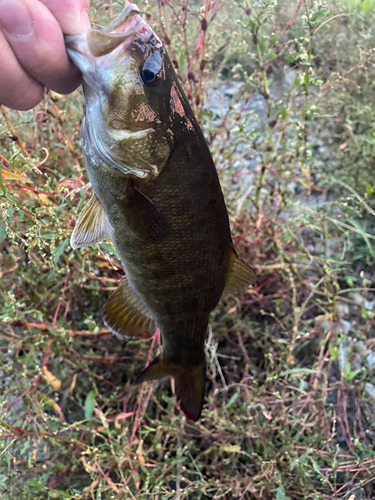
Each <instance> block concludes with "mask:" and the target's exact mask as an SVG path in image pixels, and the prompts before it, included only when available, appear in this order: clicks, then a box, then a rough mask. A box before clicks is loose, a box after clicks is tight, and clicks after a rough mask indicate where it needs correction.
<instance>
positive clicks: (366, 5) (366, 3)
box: [361, 0, 373, 12]
mask: <svg viewBox="0 0 375 500" xmlns="http://www.w3.org/2000/svg"><path fill="white" fill-rule="evenodd" d="M372 7H373V5H372V0H363V2H362V3H361V9H362V10H364V11H365V12H369V11H370V10H371V9H372Z"/></svg>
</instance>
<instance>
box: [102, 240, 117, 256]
mask: <svg viewBox="0 0 375 500" xmlns="http://www.w3.org/2000/svg"><path fill="white" fill-rule="evenodd" d="M99 246H100V248H101V249H102V250H104V251H106V252H108V253H111V254H113V255H116V256H117V257H118V253H117V252H116V249H115V248H114V247H113V246H112V245H111V244H110V243H105V242H103V243H99Z"/></svg>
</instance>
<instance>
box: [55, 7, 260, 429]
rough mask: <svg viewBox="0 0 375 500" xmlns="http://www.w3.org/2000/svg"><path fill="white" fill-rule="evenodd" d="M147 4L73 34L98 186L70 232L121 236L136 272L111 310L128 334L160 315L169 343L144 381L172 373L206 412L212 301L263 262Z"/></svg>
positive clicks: (185, 403) (118, 240)
mask: <svg viewBox="0 0 375 500" xmlns="http://www.w3.org/2000/svg"><path fill="white" fill-rule="evenodd" d="M138 12H139V11H138V8H137V6H136V5H134V4H130V5H128V6H127V7H125V9H124V11H123V12H122V13H121V14H120V16H119V17H118V18H117V19H115V20H113V21H111V23H110V24H109V25H108V26H107V27H106V28H102V29H99V30H90V31H89V32H87V33H82V34H78V35H69V36H66V38H65V40H66V46H67V51H68V54H69V56H70V57H71V59H72V60H73V62H74V63H75V64H76V66H77V67H78V68H79V69H80V70H81V72H82V77H83V90H84V96H85V119H84V121H83V124H82V148H83V153H84V158H85V165H86V169H87V173H88V176H89V179H90V182H91V185H92V188H93V192H94V195H93V198H92V200H91V201H90V202H89V204H88V205H87V206H86V207H85V208H84V209H83V210H82V212H81V214H80V216H79V218H78V220H77V224H76V227H75V229H74V231H73V234H72V237H71V244H72V246H73V248H79V247H84V246H89V245H92V244H94V243H95V242H98V241H102V240H103V239H105V238H107V237H110V238H111V239H112V241H113V244H114V246H115V248H116V250H117V252H118V254H119V257H120V259H121V262H122V264H123V267H124V271H125V275H126V277H125V278H124V279H123V280H122V282H121V284H120V286H119V288H118V290H117V291H116V292H115V293H114V294H113V295H112V296H111V297H110V298H109V299H108V301H107V302H106V304H105V306H104V309H103V320H104V322H105V324H106V325H107V326H108V327H109V328H110V329H111V331H113V332H114V333H115V334H118V335H125V336H126V337H129V338H149V337H150V336H151V335H152V334H153V333H154V332H155V331H156V328H157V326H159V328H160V334H161V339H162V344H163V351H162V354H161V356H159V357H157V358H155V359H154V360H153V361H152V362H151V363H150V365H149V366H148V367H146V368H145V370H144V371H143V372H142V373H141V374H140V375H139V377H138V379H137V381H138V382H143V381H147V380H153V379H160V378H165V377H173V378H174V380H175V392H176V397H177V400H178V401H179V403H180V407H181V409H182V410H183V412H184V413H185V414H186V415H187V416H188V417H189V418H191V419H192V420H197V419H198V418H199V416H200V414H201V411H202V405H203V397H204V386H205V371H206V364H205V355H204V342H205V338H206V334H207V328H208V322H209V316H210V313H211V312H212V311H213V309H214V308H215V307H216V306H217V304H218V303H219V301H220V299H221V297H224V296H225V295H227V294H229V293H232V292H233V291H234V290H237V289H239V288H242V287H246V286H249V284H250V283H251V282H252V281H253V280H254V274H253V272H252V271H251V270H250V269H249V267H248V266H247V265H246V264H245V263H243V262H242V261H241V260H240V259H239V258H238V255H237V253H236V252H235V249H234V247H233V243H232V240H231V236H230V228H229V220H228V214H227V210H226V207H225V203H224V198H223V194H222V191H221V187H220V182H219V179H218V175H217V172H216V169H215V165H214V163H213V160H212V157H211V154H210V151H209V149H208V146H207V144H206V141H205V139H204V137H203V134H202V131H201V129H200V127H199V125H198V123H197V121H196V119H195V117H194V114H193V112H192V110H191V108H190V105H189V103H188V101H187V99H186V96H185V94H184V92H183V90H182V88H181V86H180V83H179V80H178V78H177V76H176V74H175V71H174V68H173V65H172V64H171V61H170V60H169V57H168V54H167V53H166V51H165V49H164V47H163V45H162V43H161V41H160V40H159V38H158V37H157V35H156V34H155V33H154V32H153V31H152V30H151V28H150V27H149V26H148V25H147V24H146V23H145V22H144V21H143V20H142V18H141V17H140V15H139V13H138Z"/></svg>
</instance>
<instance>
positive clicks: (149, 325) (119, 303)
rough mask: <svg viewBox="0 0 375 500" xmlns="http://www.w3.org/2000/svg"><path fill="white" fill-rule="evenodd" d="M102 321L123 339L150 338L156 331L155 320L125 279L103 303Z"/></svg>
mask: <svg viewBox="0 0 375 500" xmlns="http://www.w3.org/2000/svg"><path fill="white" fill-rule="evenodd" d="M103 321H104V323H105V324H106V326H107V327H108V328H109V329H110V330H111V331H112V332H113V333H114V334H119V335H123V336H125V337H140V338H150V337H151V336H152V335H153V334H154V333H155V331H156V323H155V320H154V319H153V317H152V316H151V314H150V312H149V310H148V308H147V307H146V306H145V305H144V304H142V302H141V301H140V300H139V299H138V298H137V297H135V295H134V294H133V293H132V291H131V290H130V287H129V282H128V281H127V280H126V279H124V280H123V282H122V284H121V286H120V288H119V289H118V290H116V292H115V293H114V294H113V295H112V296H111V297H110V298H109V299H108V300H107V302H106V303H105V305H104V308H103Z"/></svg>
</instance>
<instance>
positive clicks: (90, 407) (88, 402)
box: [85, 391, 95, 419]
mask: <svg viewBox="0 0 375 500" xmlns="http://www.w3.org/2000/svg"><path fill="white" fill-rule="evenodd" d="M94 405H95V392H94V391H90V392H89V393H88V394H87V396H86V399H85V418H87V419H89V418H91V417H92V416H93V414H94Z"/></svg>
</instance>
